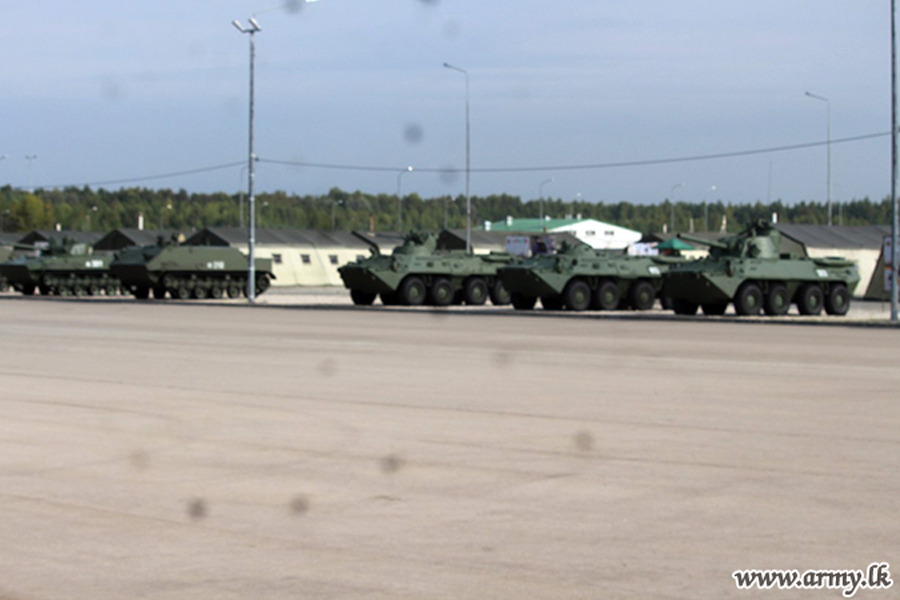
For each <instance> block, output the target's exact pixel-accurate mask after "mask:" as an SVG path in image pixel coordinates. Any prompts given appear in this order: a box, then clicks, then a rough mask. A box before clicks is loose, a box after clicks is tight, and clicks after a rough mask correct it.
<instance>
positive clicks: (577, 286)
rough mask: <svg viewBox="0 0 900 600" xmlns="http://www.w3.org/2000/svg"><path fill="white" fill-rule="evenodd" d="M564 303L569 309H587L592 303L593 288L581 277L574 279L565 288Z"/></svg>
mask: <svg viewBox="0 0 900 600" xmlns="http://www.w3.org/2000/svg"><path fill="white" fill-rule="evenodd" d="M563 303H564V304H565V306H566V308H567V309H569V310H577V311H582V310H586V309H587V307H588V306H590V305H591V288H590V287H588V284H586V283H585V282H583V281H581V280H580V279H573V280H572V281H570V282H569V283H567V284H566V289H565V290H563Z"/></svg>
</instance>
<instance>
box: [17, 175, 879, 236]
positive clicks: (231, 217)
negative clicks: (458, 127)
mask: <svg viewBox="0 0 900 600" xmlns="http://www.w3.org/2000/svg"><path fill="white" fill-rule="evenodd" d="M242 206H243V213H244V218H243V219H242V218H241V207H242ZM247 208H248V203H247V201H246V198H243V197H242V196H240V195H228V194H224V193H216V194H191V193H188V192H186V191H184V190H179V191H172V190H168V189H163V190H151V189H145V188H123V189H120V190H116V191H110V190H104V189H98V190H93V189H90V188H87V187H85V188H74V187H72V188H65V189H61V190H60V189H55V190H43V189H38V190H35V191H34V192H33V193H30V192H25V191H21V190H14V189H12V188H11V187H9V186H6V187H4V188H0V230H2V231H6V232H17V231H21V232H27V231H31V230H35V229H54V228H56V227H57V225H58V226H59V227H60V228H61V229H67V230H79V231H80V230H93V231H110V230H112V229H118V228H137V227H138V220H139V218H140V216H142V217H143V223H144V228H145V229H158V228H160V229H178V230H181V231H184V232H189V231H194V230H198V229H202V228H204V227H212V226H238V225H242V224H243V225H245V226H246V224H247V223H248V221H247V216H246V215H247ZM465 211H466V200H465V197H464V196H456V197H451V196H441V197H438V198H429V199H424V198H420V197H419V196H418V195H417V194H410V195H408V196H404V197H403V207H402V217H403V227H402V228H403V229H404V230H409V229H426V230H437V229H440V228H442V227H450V228H462V227H465ZM773 213H778V219H779V222H782V223H803V224H819V225H822V224H826V223H827V222H828V210H827V205H825V204H824V203H818V202H800V203H797V204H790V205H786V204H783V203H782V202H780V201H779V202H772V203H769V204H766V203H762V202H755V203H752V204H725V203H722V202H710V203H702V202H701V203H689V202H677V203H675V204H674V206H673V204H672V203H671V202H670V201H668V200H666V201H664V202H662V203H658V204H631V203H629V202H617V203H605V202H599V203H593V202H584V201H580V202H573V201H563V200H554V199H548V200H545V201H544V214H545V215H547V216H550V217H554V218H564V217H570V216H571V217H577V216H580V217H583V218H592V219H598V220H600V221H606V222H609V223H614V224H616V225H621V226H623V227H629V228H631V229H636V230H638V231H642V232H644V233H649V232H658V231H661V230H662V229H663V227H664V226H665V227H667V228H668V229H670V230H671V229H672V226H673V223H672V220H673V218H674V229H675V230H676V231H688V230H691V229H693V230H694V231H704V230H713V231H718V230H720V229H721V225H722V221H723V217H724V219H725V222H726V224H727V231H728V232H736V231H738V230H739V229H740V228H742V227H743V226H745V225H746V224H748V223H751V222H752V221H754V220H756V219H769V218H771V216H772V214H773ZM539 214H540V204H539V201H538V200H529V201H527V202H523V201H522V200H521V199H520V198H519V197H518V196H509V195H506V194H501V195H491V196H486V197H473V198H472V219H473V227H481V223H482V222H483V221H499V220H502V219H505V218H506V217H514V218H537V217H538V216H539ZM833 215H834V216H833V222H834V224H835V225H840V224H843V225H886V224H889V223H890V215H891V202H890V199H885V200H881V201H878V202H873V201H872V200H869V199H868V198H864V199H862V200H852V201H849V202H843V203H836V204H835V205H834V206H833ZM398 219H399V215H398V203H397V196H396V195H388V194H377V195H372V194H364V193H362V192H345V191H343V190H340V189H338V188H333V189H332V190H331V191H329V192H328V194H326V195H323V196H296V195H288V194H285V193H283V192H277V193H271V194H270V193H265V194H259V195H258V196H256V224H257V226H258V227H287V228H294V229H319V230H325V231H328V230H331V229H336V230H340V231H349V230H353V229H363V230H368V229H370V228H371V229H374V230H375V231H397V230H398V228H399V225H398Z"/></svg>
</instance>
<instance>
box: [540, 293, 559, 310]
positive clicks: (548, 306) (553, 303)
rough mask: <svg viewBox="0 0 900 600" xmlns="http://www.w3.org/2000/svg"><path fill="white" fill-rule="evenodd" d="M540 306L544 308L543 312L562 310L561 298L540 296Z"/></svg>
mask: <svg viewBox="0 0 900 600" xmlns="http://www.w3.org/2000/svg"><path fill="white" fill-rule="evenodd" d="M541 306H543V307H544V310H562V308H563V297H562V296H559V295H557V296H541Z"/></svg>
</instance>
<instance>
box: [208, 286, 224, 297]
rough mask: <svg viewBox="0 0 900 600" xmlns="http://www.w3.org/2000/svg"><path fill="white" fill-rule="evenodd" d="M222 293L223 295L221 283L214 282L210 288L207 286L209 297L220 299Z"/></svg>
mask: <svg viewBox="0 0 900 600" xmlns="http://www.w3.org/2000/svg"><path fill="white" fill-rule="evenodd" d="M224 295H225V288H223V287H222V284H221V283H216V284H214V285H213V286H212V287H211V288H209V296H210V297H211V298H215V299H216V300H220V299H221V298H222V297H223V296H224Z"/></svg>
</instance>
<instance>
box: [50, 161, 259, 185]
mask: <svg viewBox="0 0 900 600" xmlns="http://www.w3.org/2000/svg"><path fill="white" fill-rule="evenodd" d="M245 164H247V161H246V160H240V161H235V162H230V163H225V164H222V165H214V166H212V167H199V168H196V169H188V170H186V171H172V172H171V173H162V174H159V175H144V176H141V177H126V178H123V179H107V180H106V181H86V182H82V183H64V184H63V183H57V184H52V185H41V186H37V187H41V188H67V187H83V186H97V185H114V184H120V183H136V182H138V181H152V180H155V179H169V178H170V177H184V176H185V175H196V174H198V173H209V172H210V171H221V170H223V169H231V168H234V167H239V166H243V165H245Z"/></svg>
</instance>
